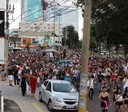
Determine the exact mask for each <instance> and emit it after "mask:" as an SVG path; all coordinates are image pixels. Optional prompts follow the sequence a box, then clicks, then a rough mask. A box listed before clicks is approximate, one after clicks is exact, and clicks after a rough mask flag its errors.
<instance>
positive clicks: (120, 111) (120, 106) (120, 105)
mask: <svg viewBox="0 0 128 112" xmlns="http://www.w3.org/2000/svg"><path fill="white" fill-rule="evenodd" d="M115 99H116V110H117V112H123V95H122V91H121V89H120V88H118V91H117V95H115Z"/></svg>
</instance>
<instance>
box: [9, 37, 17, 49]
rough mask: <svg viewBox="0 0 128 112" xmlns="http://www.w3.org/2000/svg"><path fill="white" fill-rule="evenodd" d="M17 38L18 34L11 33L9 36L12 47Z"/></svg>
mask: <svg viewBox="0 0 128 112" xmlns="http://www.w3.org/2000/svg"><path fill="white" fill-rule="evenodd" d="M17 39H18V35H13V36H11V37H10V41H11V42H13V44H14V48H15V47H16V41H17Z"/></svg>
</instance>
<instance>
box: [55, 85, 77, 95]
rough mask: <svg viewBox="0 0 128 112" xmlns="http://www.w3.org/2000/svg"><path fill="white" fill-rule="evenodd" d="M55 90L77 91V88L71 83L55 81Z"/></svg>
mask: <svg viewBox="0 0 128 112" xmlns="http://www.w3.org/2000/svg"><path fill="white" fill-rule="evenodd" d="M53 91H55V92H67V93H74V92H77V90H76V88H75V87H74V86H73V85H72V84H69V83H53Z"/></svg>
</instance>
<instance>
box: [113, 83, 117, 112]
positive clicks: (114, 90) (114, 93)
mask: <svg viewBox="0 0 128 112" xmlns="http://www.w3.org/2000/svg"><path fill="white" fill-rule="evenodd" d="M117 94H118V86H117V85H115V86H114V88H113V92H112V96H113V102H114V112H117V109H116V99H115V96H116V95H117Z"/></svg>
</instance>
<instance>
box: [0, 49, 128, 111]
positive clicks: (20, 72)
mask: <svg viewBox="0 0 128 112" xmlns="http://www.w3.org/2000/svg"><path fill="white" fill-rule="evenodd" d="M60 60H70V61H71V62H73V66H68V63H66V64H64V65H63V64H62V63H61V62H60ZM0 71H1V80H2V81H5V80H6V77H5V75H4V71H5V68H4V65H1V68H0ZM80 74H81V52H74V51H73V50H62V51H58V52H46V51H30V52H27V51H16V52H9V64H8V79H9V86H13V84H12V83H13V82H12V81H13V79H14V84H15V85H19V86H20V87H21V90H22V95H23V96H25V95H27V96H28V95H30V89H31V96H34V94H35V91H36V87H39V86H40V85H41V84H42V83H43V82H44V81H45V80H47V79H53V80H67V81H70V82H71V83H73V84H74V86H75V87H76V88H77V89H78V91H79V88H80V87H79V85H80ZM96 85H97V86H96ZM96 89H97V90H98V92H99V100H100V101H101V110H102V112H108V108H109V104H110V105H112V102H113V103H114V112H128V59H127V58H123V57H113V56H109V55H104V56H95V55H93V54H91V55H90V56H89V64H88V80H87V102H88V101H89V100H93V96H94V91H95V90H96Z"/></svg>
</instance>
